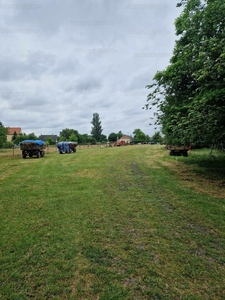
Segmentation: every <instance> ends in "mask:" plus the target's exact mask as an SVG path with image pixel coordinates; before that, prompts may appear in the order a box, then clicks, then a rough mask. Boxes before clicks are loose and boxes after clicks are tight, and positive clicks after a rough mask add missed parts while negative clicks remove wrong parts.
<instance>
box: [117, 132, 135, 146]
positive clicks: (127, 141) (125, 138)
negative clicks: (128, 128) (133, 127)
mask: <svg viewBox="0 0 225 300" xmlns="http://www.w3.org/2000/svg"><path fill="white" fill-rule="evenodd" d="M132 140H133V137H132V136H130V135H126V134H124V135H122V136H121V138H120V139H119V140H118V141H117V142H119V143H120V144H130V142H131V141H132Z"/></svg>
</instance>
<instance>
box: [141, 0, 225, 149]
mask: <svg viewBox="0 0 225 300" xmlns="http://www.w3.org/2000/svg"><path fill="white" fill-rule="evenodd" d="M178 5H179V6H181V5H183V6H184V9H183V12H182V13H181V15H180V16H179V17H178V18H177V19H176V21H175V27H176V34H177V36H178V37H179V39H178V40H177V41H176V44H175V47H174V51H173V56H172V58H171V59H170V64H169V66H168V67H167V68H166V69H165V70H164V71H160V72H157V73H156V74H155V76H154V78H153V80H154V83H153V84H151V85H148V86H147V88H148V89H150V90H152V91H151V93H150V94H149V95H148V99H147V101H148V104H147V105H146V108H147V109H148V108H151V106H154V105H156V106H157V107H158V112H157V113H156V118H157V120H156V124H161V125H162V132H163V134H164V135H165V141H166V143H168V144H171V143H172V144H189V143H192V144H196V143H207V144H208V143H218V142H225V81H224V78H225V48H224V42H225V31H224V28H225V2H224V1H220V0H214V1H210V0H207V1H200V0H189V1H181V3H179V4H178Z"/></svg>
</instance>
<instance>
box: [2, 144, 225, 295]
mask: <svg viewBox="0 0 225 300" xmlns="http://www.w3.org/2000/svg"><path fill="white" fill-rule="evenodd" d="M213 154H214V155H213V156H209V150H192V151H191V152H190V153H189V157H188V158H186V157H174V156H173V157H172V156H169V155H168V151H167V150H165V148H164V147H163V146H160V145H137V146H124V147H112V148H100V147H99V148H84V147H83V148H82V147H79V148H78V149H77V152H76V153H72V154H63V155H60V154H58V153H57V152H56V150H55V148H52V149H50V151H49V152H48V153H47V154H46V156H45V157H44V158H40V159H37V158H26V159H22V157H21V151H20V150H18V149H16V150H15V153H14V156H12V150H5V151H4V150H0V199H1V200H0V218H1V220H0V237H1V239H0V243H1V249H0V250H1V258H0V259H1V262H0V268H1V274H0V275H1V276H0V299H1V300H5V299H18V300H19V299H78V300H79V299H82V300H83V299H88V300H89V299H90V300H95V299H96V300H97V299H99V300H115V299H118V300H125V299H132V300H133V299H134V300H139V299H152V300H158V299H167V300H170V299H171V300H176V299H182V300H192V299H193V300H200V299H202V300H206V299H209V300H213V299H225V157H224V155H223V156H222V155H220V154H219V153H216V152H214V153H213Z"/></svg>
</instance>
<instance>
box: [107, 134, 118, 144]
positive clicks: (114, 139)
mask: <svg viewBox="0 0 225 300" xmlns="http://www.w3.org/2000/svg"><path fill="white" fill-rule="evenodd" d="M108 140H109V141H111V142H116V141H117V134H116V133H115V132H111V133H110V134H109V136H108Z"/></svg>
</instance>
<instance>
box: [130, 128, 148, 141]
mask: <svg viewBox="0 0 225 300" xmlns="http://www.w3.org/2000/svg"><path fill="white" fill-rule="evenodd" d="M133 134H134V140H133V141H134V143H145V142H146V135H145V134H144V132H142V131H141V129H139V128H138V129H135V130H134V132H133Z"/></svg>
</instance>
